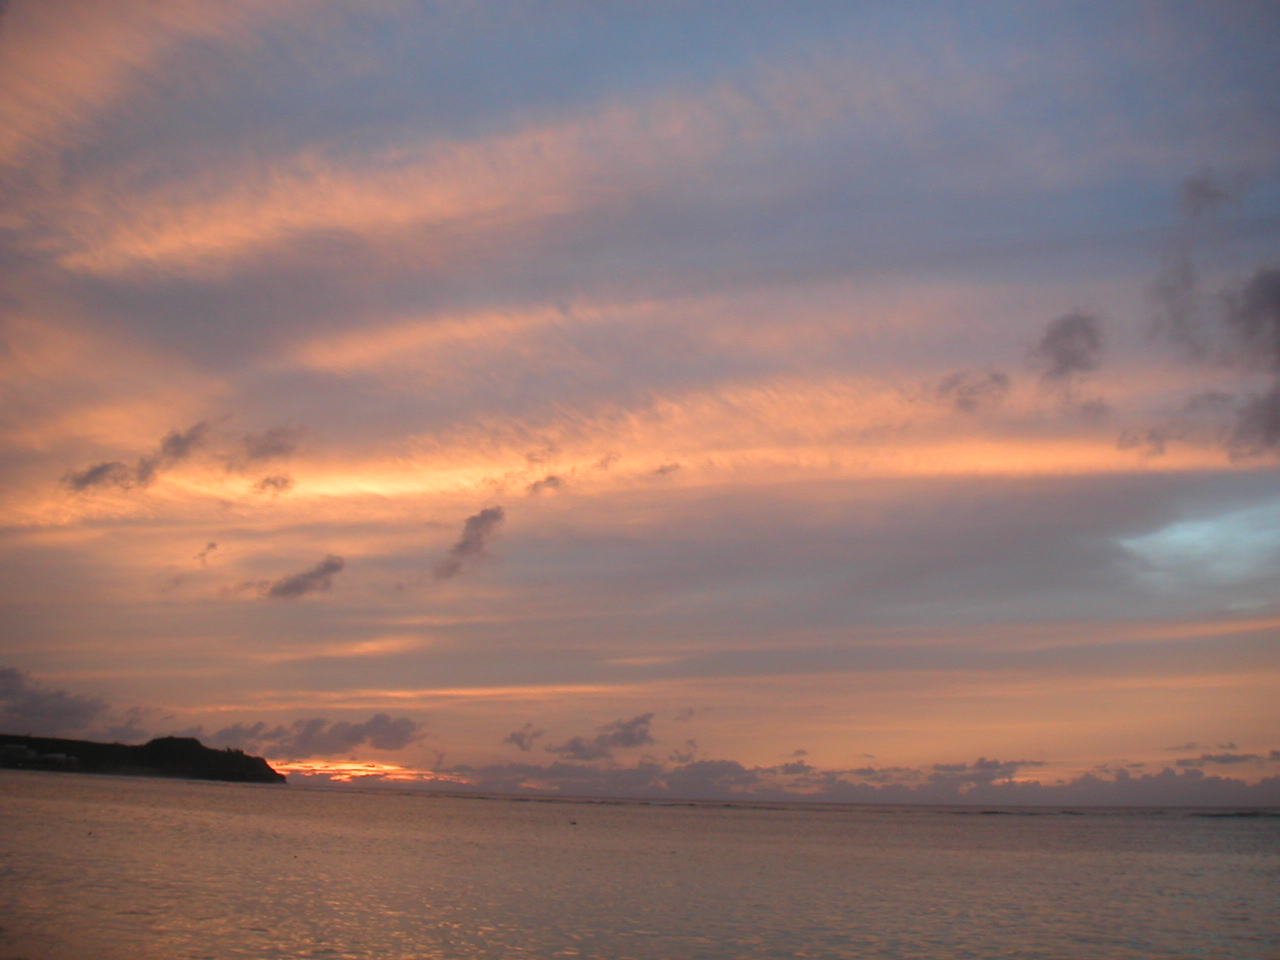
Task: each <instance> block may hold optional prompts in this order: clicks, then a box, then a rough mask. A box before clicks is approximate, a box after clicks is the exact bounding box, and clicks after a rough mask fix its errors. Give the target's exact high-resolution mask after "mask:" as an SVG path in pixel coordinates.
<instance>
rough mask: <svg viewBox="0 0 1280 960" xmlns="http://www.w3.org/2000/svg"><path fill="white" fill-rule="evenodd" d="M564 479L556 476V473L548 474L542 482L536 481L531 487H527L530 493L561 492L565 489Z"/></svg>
mask: <svg viewBox="0 0 1280 960" xmlns="http://www.w3.org/2000/svg"><path fill="white" fill-rule="evenodd" d="M564 485H565V482H564V477H559V476H556V475H555V474H554V473H552V474H548V475H547V476H545V477H543V478H542V479H541V480H535V481H534V482H533V483H531V484H529V486H527V487H525V490H527V491H528V492H529V493H532V494H538V493H541V492H542V491H543V490H561V489H563V488H564Z"/></svg>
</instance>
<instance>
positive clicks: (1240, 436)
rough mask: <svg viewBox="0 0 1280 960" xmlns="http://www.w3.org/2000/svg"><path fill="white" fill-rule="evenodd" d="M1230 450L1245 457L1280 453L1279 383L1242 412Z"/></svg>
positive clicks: (1250, 403)
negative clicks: (1275, 451) (1270, 452)
mask: <svg viewBox="0 0 1280 960" xmlns="http://www.w3.org/2000/svg"><path fill="white" fill-rule="evenodd" d="M1228 448H1229V449H1230V451H1231V452H1232V453H1233V454H1235V455H1237V456H1244V457H1251V456H1260V455H1262V454H1264V453H1267V452H1268V451H1273V450H1278V449H1280V382H1277V383H1276V385H1275V386H1273V387H1272V388H1271V389H1270V390H1269V391H1268V392H1267V393H1265V394H1263V395H1262V396H1260V397H1255V398H1253V399H1252V400H1249V401H1248V402H1247V403H1246V404H1245V405H1244V406H1243V407H1242V408H1241V409H1240V412H1239V415H1238V416H1237V417H1236V423H1235V428H1234V430H1232V433H1231V439H1230V441H1229V443H1228Z"/></svg>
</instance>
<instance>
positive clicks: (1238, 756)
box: [1174, 753, 1263, 767]
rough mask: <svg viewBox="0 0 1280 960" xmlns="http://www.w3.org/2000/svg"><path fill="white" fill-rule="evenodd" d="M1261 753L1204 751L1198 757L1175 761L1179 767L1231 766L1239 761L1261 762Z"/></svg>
mask: <svg viewBox="0 0 1280 960" xmlns="http://www.w3.org/2000/svg"><path fill="white" fill-rule="evenodd" d="M1262 760H1263V757H1262V755H1261V754H1259V753H1202V754H1200V756H1198V757H1182V758H1180V759H1178V760H1175V761H1174V762H1175V763H1176V764H1177V765H1178V766H1179V767H1203V766H1204V765H1205V764H1216V765H1218V766H1231V765H1233V764H1237V763H1261V762H1262Z"/></svg>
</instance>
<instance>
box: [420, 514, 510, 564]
mask: <svg viewBox="0 0 1280 960" xmlns="http://www.w3.org/2000/svg"><path fill="white" fill-rule="evenodd" d="M504 519H506V513H505V512H504V511H503V509H502V508H501V507H486V508H485V509H484V510H481V511H480V512H479V513H477V514H475V515H474V516H470V517H467V520H466V522H465V523H464V524H463V525H462V536H461V537H460V538H459V539H458V542H457V543H455V544H454V545H453V546H452V547H450V548H449V554H448V556H446V557H445V558H444V559H443V560H441V561H440V562H439V563H438V564H436V568H435V577H436V579H437V580H447V579H449V578H450V577H456V576H457V575H458V574H460V573H461V572H462V568H463V567H464V566H465V565H466V564H467V563H469V562H471V561H473V560H479V559H482V558H483V557H486V556H488V554H487V553H486V550H485V547H486V546H487V545H488V543H489V540H490V538H491V537H492V536H493V534H494V532H495V531H496V530H497V529H498V527H500V526H501V525H502V521H503V520H504Z"/></svg>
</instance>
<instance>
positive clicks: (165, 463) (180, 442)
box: [134, 421, 209, 487]
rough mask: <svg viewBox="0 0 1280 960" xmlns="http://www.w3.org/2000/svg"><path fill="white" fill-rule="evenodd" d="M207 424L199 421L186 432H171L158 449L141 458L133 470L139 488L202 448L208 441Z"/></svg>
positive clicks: (166, 435)
mask: <svg viewBox="0 0 1280 960" xmlns="http://www.w3.org/2000/svg"><path fill="white" fill-rule="evenodd" d="M208 436H209V424H208V423H207V422H205V421H201V422H200V423H197V424H195V425H193V426H190V427H188V428H187V429H186V430H171V431H170V432H169V433H167V434H165V436H164V438H163V439H162V440H161V441H160V448H159V449H158V450H157V451H156V452H155V453H153V454H151V455H150V456H146V457H143V458H142V459H141V460H139V461H138V465H137V467H135V468H134V474H135V476H136V479H137V482H138V485H139V486H143V487H145V486H146V485H147V484H149V483H151V482H152V481H153V480H154V479H155V478H156V476H157V475H159V473H160V472H161V471H162V470H167V469H168V468H170V467H173V466H176V465H177V464H179V463H182V461H184V460H186V459H187V458H189V457H190V456H191V455H192V454H193V453H195V452H196V451H197V450H199V449H200V448H201V447H203V446H204V445H205V443H206V441H207V440H208Z"/></svg>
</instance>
